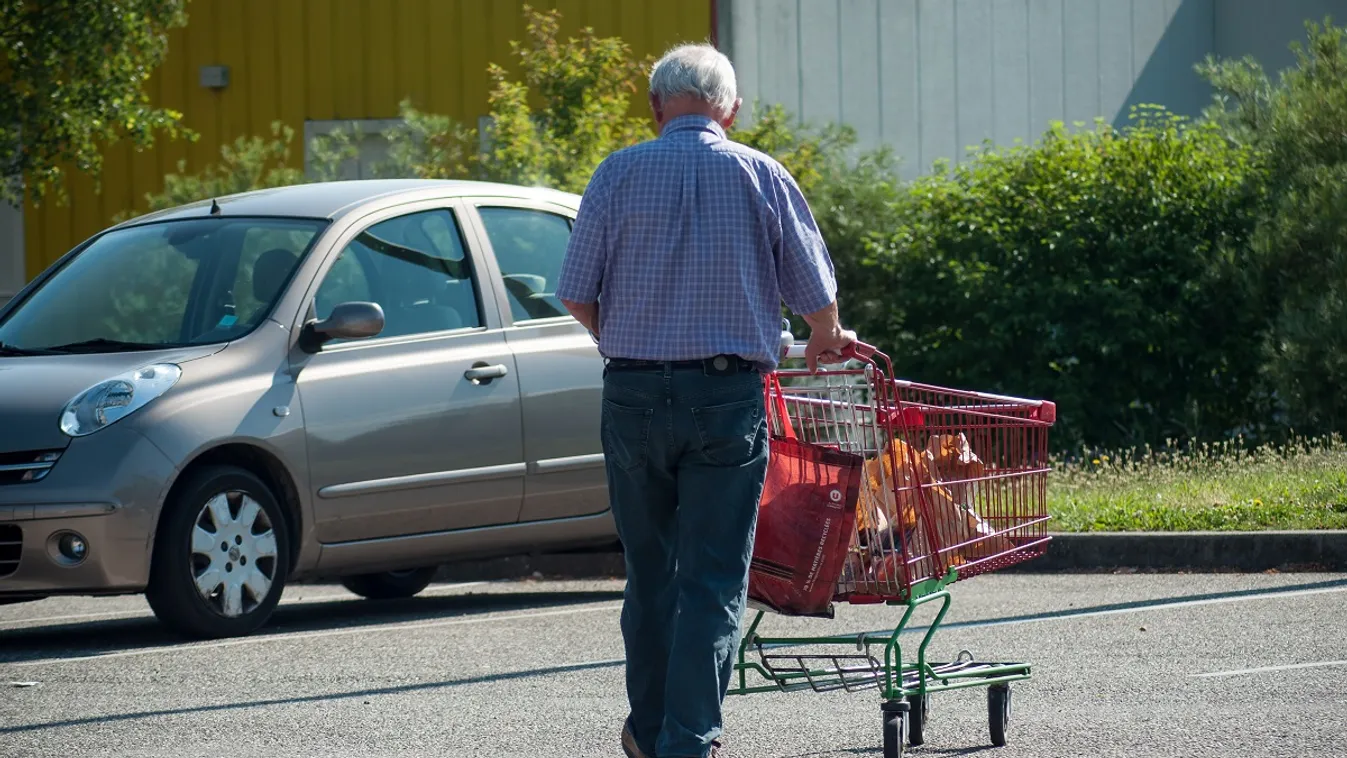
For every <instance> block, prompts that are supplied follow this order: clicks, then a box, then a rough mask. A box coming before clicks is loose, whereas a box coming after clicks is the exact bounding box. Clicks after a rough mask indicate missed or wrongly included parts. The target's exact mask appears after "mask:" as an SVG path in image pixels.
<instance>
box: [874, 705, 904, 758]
mask: <svg viewBox="0 0 1347 758" xmlns="http://www.w3.org/2000/svg"><path fill="white" fill-rule="evenodd" d="M879 708H880V710H881V711H882V712H883V713H884V758H903V722H904V721H906V720H907V711H908V705H907V701H906V700H886V701H885V702H884V703H883V704H882V705H880V707H879Z"/></svg>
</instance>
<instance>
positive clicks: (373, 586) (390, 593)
mask: <svg viewBox="0 0 1347 758" xmlns="http://www.w3.org/2000/svg"><path fill="white" fill-rule="evenodd" d="M434 577H435V568H434V567H431V568H419V569H407V570H406V571H385V572H383V573H380V574H361V575H359V576H348V577H346V578H344V579H342V580H341V584H342V586H343V587H345V588H346V589H348V590H350V591H352V592H354V593H355V594H357V595H359V596H361V597H365V598H369V599H370V600H392V599H395V598H402V597H411V596H413V595H415V594H416V593H418V592H420V591H421V590H423V589H425V588H426V587H427V586H428V585H429V584H430V580H431V579H433V578H434Z"/></svg>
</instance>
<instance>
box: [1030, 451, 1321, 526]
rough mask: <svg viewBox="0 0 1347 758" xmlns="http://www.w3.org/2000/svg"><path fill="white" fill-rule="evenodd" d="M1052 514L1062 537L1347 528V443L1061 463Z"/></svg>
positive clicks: (1051, 484)
mask: <svg viewBox="0 0 1347 758" xmlns="http://www.w3.org/2000/svg"><path fill="white" fill-rule="evenodd" d="M1048 512H1049V513H1050V514H1052V518H1053V520H1052V522H1051V523H1050V525H1049V528H1050V529H1052V530H1054V531H1063V532H1086V531H1164V532H1179V531H1205V530H1262V529H1347V443H1344V441H1343V439H1342V438H1341V437H1337V436H1334V437H1331V438H1323V439H1311V440H1296V441H1293V442H1291V443H1289V444H1287V445H1282V446H1272V445H1267V446H1263V447H1259V448H1256V449H1253V450H1249V449H1246V448H1245V447H1244V446H1242V445H1240V444H1237V443H1225V444H1216V445H1201V446H1195V447H1188V448H1182V449H1179V448H1172V447H1171V448H1167V449H1164V450H1152V449H1149V448H1146V449H1140V450H1128V451H1124V452H1119V453H1113V454H1107V455H1105V454H1098V453H1096V454H1094V455H1093V456H1091V457H1087V458H1084V459H1081V460H1079V461H1072V462H1066V461H1058V462H1057V463H1056V464H1055V466H1054V471H1053V474H1052V476H1051V477H1050V478H1049V480H1048Z"/></svg>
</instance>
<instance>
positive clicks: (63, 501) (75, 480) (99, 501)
mask: <svg viewBox="0 0 1347 758" xmlns="http://www.w3.org/2000/svg"><path fill="white" fill-rule="evenodd" d="M175 473H176V469H175V467H174V466H173V464H172V462H171V461H170V460H169V459H168V458H167V457H166V456H165V455H164V454H163V453H162V452H160V451H159V449H158V448H157V447H155V446H154V445H153V444H151V443H150V442H149V440H147V439H145V437H143V436H142V435H141V434H140V433H139V432H137V431H135V429H134V428H132V427H131V426H130V425H121V424H118V425H114V426H111V427H108V428H107V429H104V430H103V431H100V432H98V433H96V434H92V435H90V436H88V437H82V438H79V439H76V440H73V441H72V442H71V443H70V445H69V446H68V447H67V448H66V449H65V451H64V452H63V453H62V454H61V458H60V460H59V461H57V463H56V465H55V466H54V467H53V468H52V469H51V472H50V473H49V474H48V475H47V476H46V478H44V479H42V480H41V481H37V482H30V483H22V484H5V485H0V558H9V559H10V560H9V561H6V562H0V597H10V596H33V595H38V596H41V595H56V594H115V593H122V592H136V591H139V590H142V589H144V588H145V585H146V583H147V582H148V580H149V570H150V553H151V544H152V538H153V535H154V529H155V525H156V524H157V522H158V519H159V510H160V507H161V504H162V501H163V498H164V495H165V494H166V493H167V491H168V485H169V483H170V482H171V481H172V479H173V476H174V474H175ZM67 531H69V532H74V533H76V534H78V535H79V536H81V537H83V538H84V540H85V542H86V544H87V545H88V551H87V554H86V555H85V557H84V559H83V560H81V561H79V562H78V563H76V562H74V561H71V560H69V559H66V558H64V557H63V556H62V555H61V554H60V551H59V550H58V549H57V544H56V543H57V539H58V537H59V535H60V534H61V533H63V532H67ZM5 543H9V544H8V545H6V544H5ZM16 544H17V547H16ZM15 556H17V561H18V562H17V566H16V565H15V564H14V563H13V558H14V557H15Z"/></svg>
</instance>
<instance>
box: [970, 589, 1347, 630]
mask: <svg viewBox="0 0 1347 758" xmlns="http://www.w3.org/2000/svg"><path fill="white" fill-rule="evenodd" d="M1334 592H1347V587H1321V588H1318V589H1312V590H1290V591H1282V590H1277V589H1269V590H1267V591H1266V592H1258V593H1250V594H1247V595H1237V596H1235V597H1206V598H1201V599H1198V600H1166V601H1161V602H1157V603H1146V604H1144V605H1132V606H1128V607H1126V608H1105V609H1103V610H1098V611H1080V612H1079V613H1073V612H1071V611H1062V612H1060V613H1052V614H1043V615H1041V616H1032V617H1029V618H1014V619H987V620H985V621H960V622H954V623H947V624H945V626H946V627H948V628H968V627H984V626H1016V625H1019V624H1038V623H1042V622H1044V621H1069V620H1072V619H1083V618H1091V617H1094V616H1117V615H1120V614H1128V613H1146V612H1148V611H1164V610H1169V609H1170V608H1190V607H1193V606H1199V605H1224V604H1226V603H1243V602H1248V601H1251V600H1280V599H1282V598H1290V597H1304V596H1306V595H1324V594H1328V593H1334Z"/></svg>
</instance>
